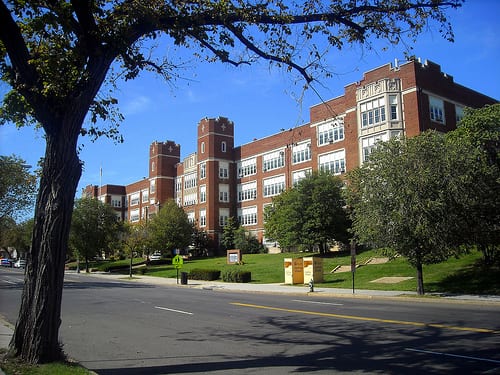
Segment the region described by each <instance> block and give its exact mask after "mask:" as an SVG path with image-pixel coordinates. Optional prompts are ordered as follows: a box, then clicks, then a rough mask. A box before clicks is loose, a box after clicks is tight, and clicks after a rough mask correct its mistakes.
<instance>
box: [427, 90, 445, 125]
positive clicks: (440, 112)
mask: <svg viewBox="0 0 500 375" xmlns="http://www.w3.org/2000/svg"><path fill="white" fill-rule="evenodd" d="M429 111H430V115H431V120H432V121H435V122H440V123H442V124H444V103H443V101H442V100H441V99H438V98H435V97H433V96H429Z"/></svg>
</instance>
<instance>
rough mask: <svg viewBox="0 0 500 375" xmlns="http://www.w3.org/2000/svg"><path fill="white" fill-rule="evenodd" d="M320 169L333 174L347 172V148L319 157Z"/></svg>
mask: <svg viewBox="0 0 500 375" xmlns="http://www.w3.org/2000/svg"><path fill="white" fill-rule="evenodd" d="M319 170H320V171H321V172H329V173H332V174H340V173H344V172H345V150H340V151H335V152H331V153H329V154H326V155H321V156H320V157H319Z"/></svg>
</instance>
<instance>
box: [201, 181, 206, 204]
mask: <svg viewBox="0 0 500 375" xmlns="http://www.w3.org/2000/svg"><path fill="white" fill-rule="evenodd" d="M206 201H207V185H201V186H200V203H205V202H206Z"/></svg>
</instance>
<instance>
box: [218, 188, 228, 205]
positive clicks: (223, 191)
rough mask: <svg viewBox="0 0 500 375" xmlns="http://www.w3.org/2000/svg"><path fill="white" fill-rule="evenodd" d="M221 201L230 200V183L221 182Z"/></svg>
mask: <svg viewBox="0 0 500 375" xmlns="http://www.w3.org/2000/svg"><path fill="white" fill-rule="evenodd" d="M219 202H229V185H228V184H219Z"/></svg>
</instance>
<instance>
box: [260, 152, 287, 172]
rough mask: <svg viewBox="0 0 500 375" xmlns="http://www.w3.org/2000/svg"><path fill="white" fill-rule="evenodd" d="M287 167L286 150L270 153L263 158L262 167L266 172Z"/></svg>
mask: <svg viewBox="0 0 500 375" xmlns="http://www.w3.org/2000/svg"><path fill="white" fill-rule="evenodd" d="M284 166H285V150H278V151H273V152H269V153H267V154H265V155H263V156H262V167H263V169H264V172H267V171H272V170H273V169H278V168H282V167H284Z"/></svg>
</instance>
